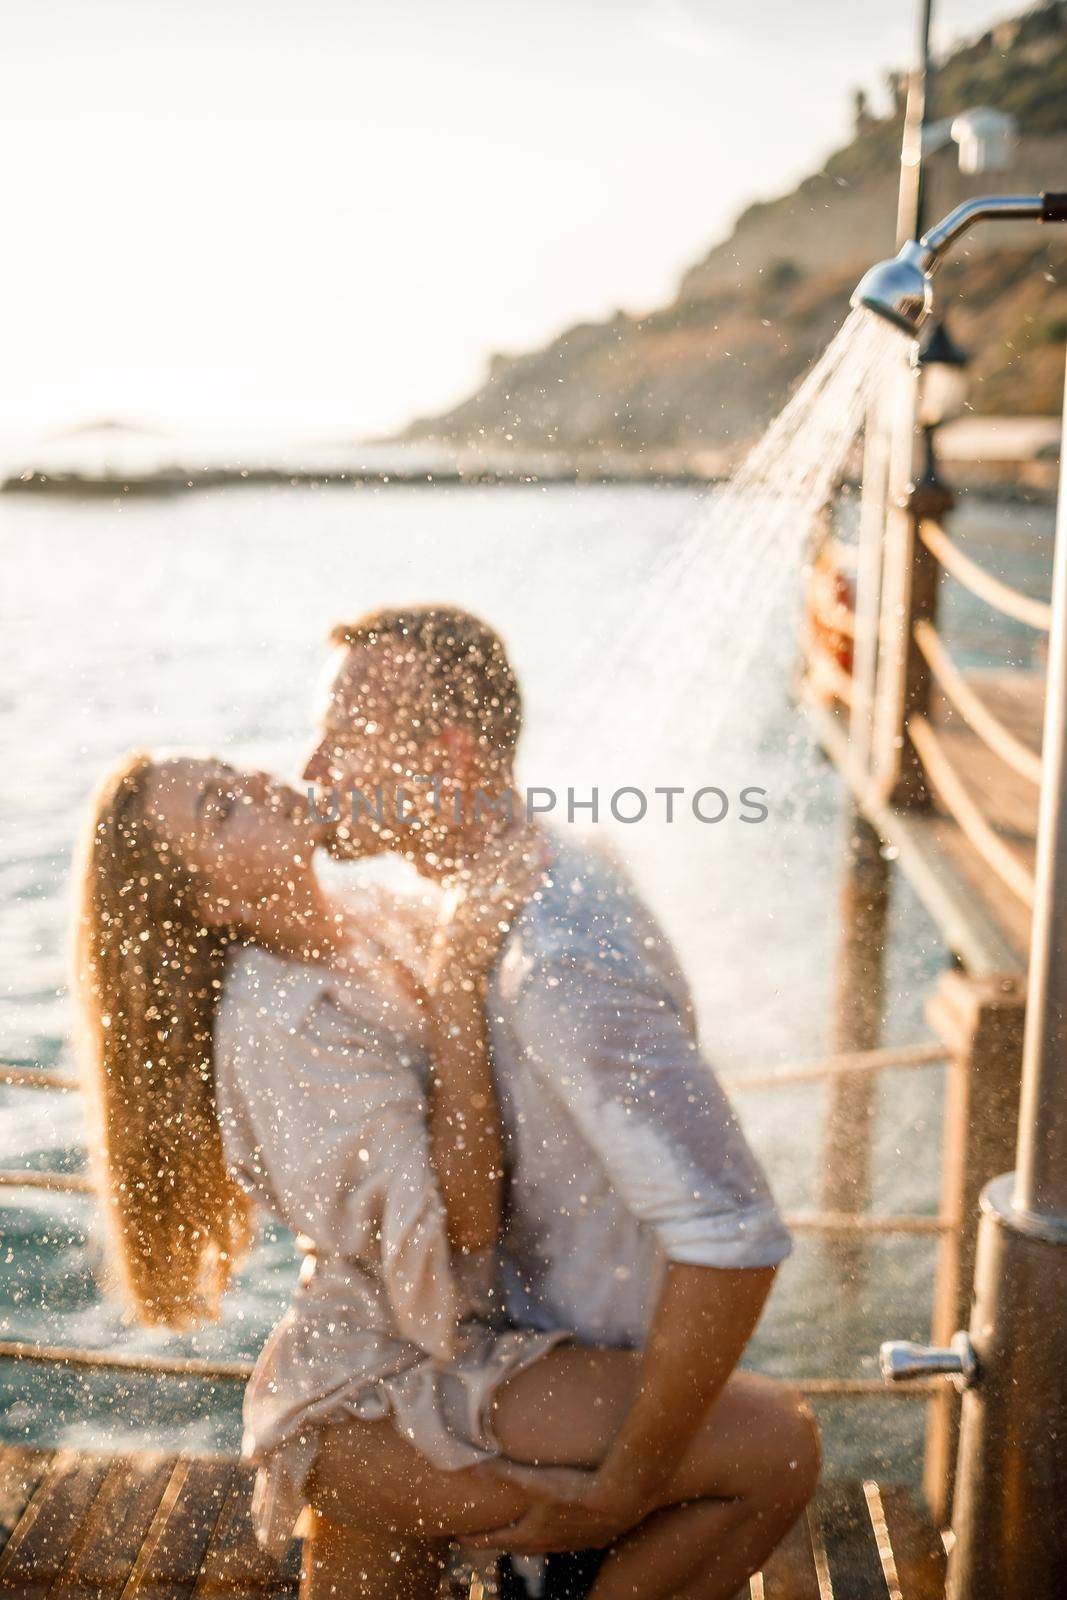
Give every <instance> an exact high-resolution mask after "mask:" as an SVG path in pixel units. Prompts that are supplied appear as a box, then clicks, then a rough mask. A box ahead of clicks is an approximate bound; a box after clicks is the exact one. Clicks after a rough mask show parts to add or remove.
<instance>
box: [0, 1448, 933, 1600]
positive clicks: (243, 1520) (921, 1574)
mask: <svg viewBox="0 0 1067 1600" xmlns="http://www.w3.org/2000/svg"><path fill="white" fill-rule="evenodd" d="M251 1488H252V1481H251V1472H250V1470H249V1469H248V1467H247V1466H246V1465H244V1464H242V1463H240V1462H235V1461H231V1460H227V1459H225V1458H223V1457H220V1456H196V1455H179V1456H175V1455H165V1454H156V1453H147V1452H144V1453H142V1452H138V1453H137V1454H134V1455H114V1456H106V1455H96V1454H87V1453H83V1452H79V1451H74V1450H56V1451H49V1450H32V1449H26V1448H23V1447H21V1446H16V1445H7V1446H0V1596H10V1597H12V1600H15V1597H17V1600H46V1597H47V1600H208V1597H217V1600H223V1597H230V1600H236V1597H238V1596H242V1597H244V1600H296V1595H297V1588H298V1583H299V1573H300V1550H299V1545H298V1544H297V1542H296V1541H294V1543H293V1546H292V1548H291V1550H290V1552H289V1555H288V1557H287V1559H286V1560H285V1561H284V1562H283V1563H282V1564H281V1565H277V1564H275V1563H274V1562H273V1561H270V1560H269V1559H268V1558H267V1557H266V1556H264V1555H263V1553H262V1552H261V1551H260V1550H259V1548H258V1546H257V1545H256V1542H255V1537H254V1535H253V1531H252V1522H251V1517H250V1513H249V1505H250V1499H251ZM944 1568H945V1551H944V1546H943V1544H942V1541H941V1540H940V1538H939V1537H938V1536H937V1535H936V1534H935V1533H934V1531H933V1529H932V1528H931V1526H930V1524H929V1522H928V1521H927V1520H926V1519H925V1518H923V1517H922V1516H921V1515H920V1514H919V1513H918V1511H917V1510H916V1507H915V1504H914V1502H913V1501H912V1499H911V1497H910V1495H909V1494H908V1493H907V1491H906V1490H903V1489H901V1488H899V1487H896V1488H895V1487H887V1486H886V1485H880V1484H878V1483H877V1482H875V1481H874V1480H868V1481H865V1482H863V1483H833V1482H830V1483H827V1484H825V1485H824V1486H823V1488H822V1490H821V1491H820V1494H819V1496H818V1498H817V1500H816V1501H815V1503H814V1504H813V1505H812V1506H811V1507H810V1509H809V1511H808V1512H807V1514H806V1515H805V1516H804V1517H802V1518H801V1519H800V1521H799V1522H798V1523H797V1524H796V1525H795V1526H794V1528H793V1530H792V1532H791V1533H790V1534H789V1535H788V1537H787V1538H786V1539H785V1541H784V1542H783V1543H782V1544H781V1545H780V1546H779V1547H778V1549H777V1550H776V1551H775V1553H774V1556H773V1557H772V1559H771V1561H770V1562H769V1563H768V1564H767V1567H766V1568H765V1570H764V1571H763V1572H761V1573H757V1574H756V1575H755V1576H754V1577H753V1578H752V1579H751V1580H750V1582H749V1584H748V1585H746V1588H745V1589H744V1590H743V1591H742V1593H743V1596H744V1600H934V1597H935V1596H939V1595H940V1594H941V1593H942V1592H943V1587H944ZM478 1587H479V1585H477V1584H474V1585H471V1586H470V1593H471V1595H472V1596H475V1595H476V1591H477V1588H478ZM461 1592H463V1591H461V1589H460V1588H459V1587H458V1585H457V1584H456V1583H455V1582H454V1581H450V1583H449V1586H448V1587H447V1588H443V1589H442V1595H445V1594H448V1595H452V1596H457V1597H458V1596H459V1595H460V1593H461ZM486 1600H488V1595H486ZM738 1600H741V1596H739V1597H738Z"/></svg>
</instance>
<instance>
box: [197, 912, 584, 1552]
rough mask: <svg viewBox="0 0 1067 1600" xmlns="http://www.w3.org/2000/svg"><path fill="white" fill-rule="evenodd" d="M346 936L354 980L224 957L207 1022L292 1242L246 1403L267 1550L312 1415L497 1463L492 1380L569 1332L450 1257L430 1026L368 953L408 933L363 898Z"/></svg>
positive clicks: (226, 1086) (225, 1126) (442, 1457)
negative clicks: (391, 1430) (358, 953)
mask: <svg viewBox="0 0 1067 1600" xmlns="http://www.w3.org/2000/svg"><path fill="white" fill-rule="evenodd" d="M359 926H360V928H361V929H363V930H365V932H366V934H367V935H368V938H367V944H366V947H365V949H364V950H363V959H364V964H365V974H364V976H363V977H362V978H361V979H358V980H354V979H350V978H349V979H341V978H339V977H338V976H337V975H336V974H332V973H331V972H330V970H329V969H327V968H323V967H318V966H309V965H304V964H301V963H298V962H294V961H289V960H285V959H283V958H281V957H278V956H274V955H271V954H269V953H268V952H266V951H264V950H262V949H259V948H258V947H256V946H244V947H235V948H234V949H233V950H232V951H231V952H230V955H229V958H228V962H227V971H226V979H225V984H224V989H223V994H222V997H221V999H220V1003H219V1009H218V1014H217V1018H216V1025H215V1071H216V1092H217V1097H218V1109H219V1123H220V1126H221V1129H222V1138H223V1148H224V1151H225V1155H226V1158H227V1162H228V1164H229V1165H230V1167H231V1170H232V1171H233V1172H234V1174H235V1176H236V1178H237V1180H238V1181H239V1183H240V1184H241V1186H242V1187H243V1188H244V1189H245V1190H246V1191H247V1192H248V1194H250V1195H251V1196H252V1197H253V1199H254V1200H256V1201H257V1202H259V1204H260V1205H261V1206H263V1207H264V1208H265V1209H266V1210H267V1211H269V1212H270V1213H271V1214H272V1215H273V1216H274V1217H276V1218H277V1219H278V1220H279V1221H280V1222H282V1223H284V1224H285V1225H287V1226H288V1227H289V1228H291V1229H292V1230H293V1232H294V1233H295V1234H296V1235H297V1236H298V1243H299V1244H300V1246H301V1248H302V1249H303V1251H304V1261H303V1266H302V1269H301V1272H300V1280H299V1284H298V1286H297V1289H296V1291H295V1293H294V1296H293V1299H292V1302H291V1304H290V1306H289V1309H288V1310H287V1311H286V1313H285V1315H284V1316H283V1317H282V1319H281V1321H280V1322H279V1324H278V1326H277V1327H276V1328H275V1329H274V1331H273V1333H272V1334H271V1335H270V1337H269V1339H268V1340H267V1343H266V1345H265V1347H264V1349H263V1351H262V1354H261V1355H260V1358H259V1360H258V1361H257V1363H256V1367H255V1372H254V1374H253V1376H252V1378H251V1380H250V1382H249V1384H248V1388H247V1390H246V1392H245V1400H244V1439H243V1451H244V1454H245V1455H246V1456H248V1457H250V1458H251V1459H252V1460H253V1461H254V1462H255V1464H256V1467H257V1473H256V1487H255V1494H254V1498H253V1516H254V1520H255V1524H256V1531H257V1536H258V1538H259V1540H260V1542H261V1543H262V1544H263V1545H264V1546H265V1547H266V1548H267V1549H269V1550H270V1551H271V1552H273V1553H274V1554H276V1555H281V1554H282V1553H284V1551H285V1549H286V1547H287V1545H288V1543H289V1541H290V1539H291V1538H292V1537H293V1534H294V1530H295V1528H296V1524H297V1521H298V1519H299V1516H300V1512H301V1510H302V1509H303V1507H304V1505H305V1503H306V1492H305V1488H306V1482H307V1477H308V1474H309V1472H310V1470H311V1468H312V1466H313V1464H314V1461H315V1457H316V1454H317V1451H318V1447H319V1438H320V1430H321V1429H322V1427H323V1425H324V1424H326V1423H329V1422H333V1421H337V1420H339V1419H342V1418H344V1417H346V1416H355V1417H360V1418H363V1419H368V1420H369V1419H382V1418H386V1417H391V1418H392V1421H393V1424H394V1426H395V1427H396V1428H398V1429H399V1430H400V1432H401V1433H402V1434H403V1435H404V1436H405V1437H406V1438H407V1439H409V1440H410V1441H411V1443H412V1444H413V1445H414V1446H415V1447H416V1448H417V1449H418V1450H419V1451H420V1452H421V1453H422V1454H423V1455H424V1456H426V1458H427V1459H428V1460H430V1461H431V1462H433V1463H434V1464H435V1465H436V1466H438V1467H441V1468H443V1469H445V1470H456V1469H460V1468H463V1467H467V1466H471V1465H474V1464H475V1463H477V1462H479V1461H483V1460H486V1459H488V1458H489V1457H492V1456H494V1455H497V1454H499V1447H498V1445H497V1443H496V1441H495V1440H494V1438H493V1435H492V1430H491V1427H490V1426H489V1422H488V1414H489V1409H490V1405H491V1402H492V1399H493V1395H494V1393H495V1391H496V1389H497V1388H498V1387H499V1385H500V1384H501V1383H502V1382H504V1381H505V1380H506V1379H507V1378H508V1377H509V1376H511V1375H512V1374H514V1373H515V1372H516V1371H519V1370H521V1369H522V1368H524V1367H526V1366H528V1365H529V1364H530V1363H531V1362H532V1361H535V1360H536V1359H537V1358H538V1357H539V1356H541V1355H543V1354H544V1352H545V1351H546V1350H548V1349H550V1348H551V1347H552V1346H553V1345H555V1344H557V1343H559V1342H560V1341H561V1340H563V1339H566V1338H569V1337H571V1335H569V1334H567V1333H565V1332H548V1333H535V1332H527V1331H522V1330H517V1329H513V1328H510V1327H508V1326H507V1325H506V1323H505V1322H504V1321H503V1318H502V1317H500V1316H498V1315H497V1314H496V1313H495V1311H494V1307H493V1296H492V1292H491V1288H490V1287H489V1285H488V1282H487V1279H488V1276H489V1275H488V1273H487V1270H486V1269H487V1266H488V1263H487V1262H485V1261H479V1260H476V1259H474V1260H471V1261H462V1260H461V1261H459V1262H458V1264H457V1263H453V1261H452V1259H451V1257H450V1251H449V1245H448V1239H447V1235H446V1228H445V1216H444V1210H443V1206H442V1203H441V1199H440V1195H439V1193H438V1190H437V1187H436V1184H435V1181H434V1176H433V1170H432V1167H431V1165H430V1153H429V1135H428V1125H427V1105H426V1097H425V1090H426V1084H427V1077H428V1070H429V1057H428V1052H427V1044H426V1036H425V1028H426V1024H425V1021H424V1019H423V1016H422V1013H421V1011H420V1009H419V1007H418V1006H417V1004H416V1003H415V1000H414V997H413V995H412V993H411V992H410V990H409V989H408V988H407V987H406V986H405V985H404V984H403V983H402V982H401V981H400V980H399V978H398V976H397V974H396V971H395V969H394V968H393V967H392V964H391V963H390V962H389V961H387V960H386V959H384V958H383V956H382V945H386V946H392V947H393V948H395V947H396V945H397V943H398V940H402V938H403V936H404V932H405V927H404V925H403V924H397V923H396V921H395V920H394V919H391V918H390V917H389V916H388V915H387V914H386V913H385V911H384V910H383V902H382V900H381V899H380V898H379V897H377V896H372V895H370V894H368V896H367V899H366V904H365V906H364V908H363V914H361V915H360V917H359ZM375 936H376V937H375ZM379 940H380V941H381V943H378V942H377V941H379Z"/></svg>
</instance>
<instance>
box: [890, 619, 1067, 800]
mask: <svg viewBox="0 0 1067 1600" xmlns="http://www.w3.org/2000/svg"><path fill="white" fill-rule="evenodd" d="M915 643H916V644H917V645H918V646H919V649H920V650H921V651H922V653H923V656H924V657H925V659H926V664H927V666H928V667H929V668H930V671H931V673H932V674H933V677H934V680H935V682H936V683H937V684H938V685H939V686H940V688H941V689H942V690H943V692H944V694H945V695H946V697H947V698H948V700H949V701H950V702H951V704H952V705H953V706H954V707H955V709H956V710H957V711H958V712H959V714H960V716H961V717H962V718H963V720H964V722H966V723H967V725H968V727H969V728H971V729H972V730H973V731H974V732H975V733H976V734H977V735H978V737H979V738H980V739H981V740H982V741H983V743H984V744H985V745H986V746H987V748H988V749H990V750H991V751H992V752H993V754H994V755H995V756H999V758H1000V760H1001V761H1003V762H1004V763H1005V765H1006V766H1009V767H1010V768H1011V769H1012V771H1013V772H1017V773H1018V774H1019V776H1020V777H1021V778H1025V779H1026V780H1027V781H1028V782H1029V783H1032V784H1033V785H1034V786H1035V787H1036V788H1040V787H1041V756H1040V755H1039V753H1038V752H1037V751H1036V750H1032V749H1031V748H1030V746H1029V745H1026V744H1024V743H1023V741H1022V740H1021V739H1018V738H1016V736H1015V734H1014V733H1012V732H1010V730H1009V729H1008V728H1006V727H1005V726H1004V724H1003V723H1002V722H1001V720H1000V718H999V717H997V716H995V715H994V714H993V712H992V711H990V709H989V707H988V706H987V705H986V703H985V701H984V700H983V699H982V697H981V696H980V695H978V694H976V693H975V691H974V689H973V688H972V687H971V685H970V684H969V683H968V682H967V679H966V678H965V677H964V676H963V673H962V672H961V671H960V670H959V668H958V667H957V666H956V664H955V662H954V661H953V660H952V657H951V656H950V655H949V653H948V651H947V650H946V649H945V646H944V643H943V641H942V639H941V637H940V635H939V634H938V631H937V629H936V628H935V627H934V626H933V625H932V624H931V623H929V622H926V621H919V622H917V623H916V624H915Z"/></svg>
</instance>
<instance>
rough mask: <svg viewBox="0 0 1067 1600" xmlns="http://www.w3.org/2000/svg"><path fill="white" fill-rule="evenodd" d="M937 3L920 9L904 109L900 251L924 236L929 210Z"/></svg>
mask: <svg viewBox="0 0 1067 1600" xmlns="http://www.w3.org/2000/svg"><path fill="white" fill-rule="evenodd" d="M932 13H933V0H922V5H921V6H920V10H919V48H918V51H917V53H916V60H915V66H914V67H913V68H912V70H911V72H910V74H909V75H908V99H907V104H906V106H905V110H904V139H903V143H902V146H901V151H900V195H899V199H898V201H897V249H898V250H899V249H900V247H901V245H902V244H906V243H907V241H908V240H909V239H919V238H921V237H922V233H923V224H924V223H925V220H926V217H925V211H926V172H925V163H924V161H923V134H924V133H925V131H926V123H927V114H926V80H927V77H928V76H929V72H930V20H931V16H932Z"/></svg>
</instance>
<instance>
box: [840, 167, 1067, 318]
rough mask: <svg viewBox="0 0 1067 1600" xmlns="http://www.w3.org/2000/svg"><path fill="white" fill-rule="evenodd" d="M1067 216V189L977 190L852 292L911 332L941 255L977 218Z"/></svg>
mask: <svg viewBox="0 0 1067 1600" xmlns="http://www.w3.org/2000/svg"><path fill="white" fill-rule="evenodd" d="M1027 220H1032V221H1036V222H1067V193H1057V194H1052V193H1048V192H1045V193H1042V194H1001V195H980V196H977V197H976V198H975V199H973V200H965V201H964V202H963V204H962V205H959V206H957V207H956V209H955V211H950V212H949V214H948V216H947V217H944V218H943V219H942V221H940V222H939V223H937V225H936V226H935V227H933V228H930V229H929V231H928V232H926V233H924V234H923V236H922V238H921V239H917V240H916V239H909V240H908V243H907V244H906V245H904V246H903V248H902V249H901V250H900V252H899V254H898V255H895V256H891V257H890V258H889V260H888V261H879V263H878V265H877V266H875V267H871V269H870V271H869V272H865V273H864V275H863V277H862V278H861V279H860V281H859V283H858V284H857V285H856V289H855V292H854V294H853V296H852V301H851V303H852V305H853V306H854V307H857V308H858V307H860V306H863V307H865V308H866V309H867V310H868V311H873V312H874V313H875V315H876V316H879V317H883V318H884V319H885V321H886V322H890V323H892V325H893V327H894V328H900V329H901V331H902V332H903V333H906V334H909V335H911V337H913V338H914V336H915V335H916V334H917V333H918V331H919V329H920V328H921V327H922V325H923V323H924V322H925V321H926V319H927V317H928V316H929V314H930V311H931V308H932V306H933V298H934V292H933V285H932V283H931V282H930V275H931V273H932V272H933V271H934V268H935V267H936V266H937V264H938V262H939V261H940V260H941V257H942V256H943V255H944V254H945V252H946V250H948V248H949V246H950V245H952V244H954V243H955V242H956V240H957V239H958V238H959V237H960V235H961V234H962V233H966V232H967V229H968V228H971V227H973V226H974V224H975V223H976V222H983V221H1002V222H1020V221H1027Z"/></svg>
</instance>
